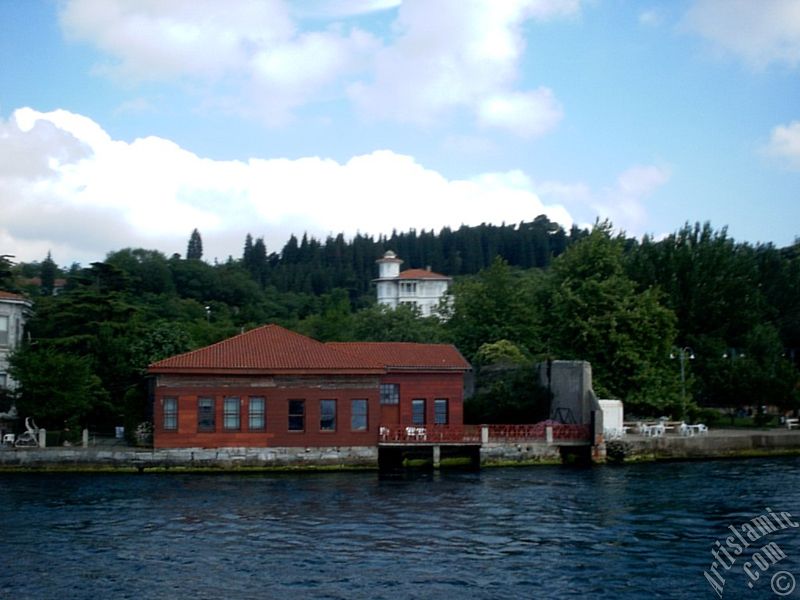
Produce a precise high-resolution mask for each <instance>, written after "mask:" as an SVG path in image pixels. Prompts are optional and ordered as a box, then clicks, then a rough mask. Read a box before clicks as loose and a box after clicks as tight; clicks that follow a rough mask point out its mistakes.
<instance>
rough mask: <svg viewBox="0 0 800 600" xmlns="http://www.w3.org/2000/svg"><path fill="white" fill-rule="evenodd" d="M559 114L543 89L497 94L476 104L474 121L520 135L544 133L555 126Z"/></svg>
mask: <svg viewBox="0 0 800 600" xmlns="http://www.w3.org/2000/svg"><path fill="white" fill-rule="evenodd" d="M562 116H563V110H562V108H561V105H560V104H559V103H558V101H557V100H556V98H555V95H554V94H553V92H552V91H551V90H549V89H547V88H540V89H538V90H536V91H533V92H514V93H509V94H497V95H494V96H491V97H489V98H486V99H485V100H483V101H482V102H481V103H480V104H479V106H478V122H479V123H480V124H481V125H482V126H484V127H496V128H499V129H505V130H507V131H508V132H510V133H515V134H516V135H519V136H522V137H534V136H540V135H543V134H545V133H547V132H548V131H550V130H552V129H553V128H555V126H556V125H557V124H558V122H559V121H561V117H562Z"/></svg>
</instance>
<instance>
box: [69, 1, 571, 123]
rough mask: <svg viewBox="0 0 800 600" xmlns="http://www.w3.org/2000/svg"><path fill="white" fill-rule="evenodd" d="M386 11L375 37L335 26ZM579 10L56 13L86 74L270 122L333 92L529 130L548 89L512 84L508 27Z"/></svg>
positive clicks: (512, 39) (515, 72) (104, 4)
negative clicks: (182, 88) (387, 28)
mask: <svg viewBox="0 0 800 600" xmlns="http://www.w3.org/2000/svg"><path fill="white" fill-rule="evenodd" d="M398 6H399V8H397V10H396V12H395V13H393V14H395V15H396V20H395V21H394V22H393V23H392V28H391V32H390V34H388V35H387V37H386V39H378V38H377V37H375V35H373V34H372V33H369V32H367V31H365V30H363V29H360V28H358V27H356V26H354V25H352V23H350V24H349V25H347V24H346V23H347V22H346V20H345V19H347V18H348V17H350V16H352V15H359V14H364V13H371V12H376V11H385V10H387V9H395V8H396V7H398ZM579 11H580V0H503V2H495V1H493V0H437V1H436V2H428V1H426V0H406V1H405V2H403V3H402V4H401V3H400V2H399V0H348V1H347V2H344V3H336V4H335V6H334V3H320V2H311V3H310V4H304V5H302V6H301V5H299V4H294V3H286V2H283V1H281V0H272V1H270V2H263V1H260V0H236V1H231V2H219V1H218V0H172V1H170V2H163V1H161V0H135V1H134V0H65V4H63V6H62V10H61V13H60V19H61V26H62V28H63V30H64V32H65V34H66V35H67V37H68V38H70V39H72V40H76V41H84V42H89V43H91V44H93V45H94V46H95V47H97V48H98V49H99V50H100V51H101V52H102V53H104V55H106V56H108V57H109V62H107V63H105V64H101V65H97V66H96V70H97V71H98V72H100V73H103V74H106V75H109V76H112V77H113V78H115V79H116V80H118V81H119V82H122V83H124V84H126V85H132V84H133V85H135V84H137V83H141V82H146V81H159V82H160V81H166V82H171V83H179V84H183V85H191V86H192V87H193V88H194V91H195V92H196V93H200V94H203V95H205V96H206V97H205V98H204V100H203V102H204V104H205V105H207V106H208V105H211V106H217V107H222V108H225V109H227V110H231V111H237V112H241V113H244V114H247V115H249V116H254V117H258V118H260V119H261V120H262V121H264V122H265V123H267V124H270V125H279V124H284V123H286V122H287V121H288V120H290V119H291V117H292V113H293V110H294V109H296V108H298V107H300V106H304V105H308V104H313V103H316V102H320V101H325V99H327V98H330V97H335V98H340V97H347V98H349V99H350V100H351V101H352V102H353V103H354V104H355V106H356V107H357V109H358V110H359V111H360V112H361V113H362V114H364V115H366V116H367V117H369V118H372V119H389V120H395V121H400V122H407V123H417V124H420V123H422V124H430V123H435V122H438V121H439V120H441V119H443V118H446V117H450V116H452V115H453V114H458V113H460V112H464V113H466V114H467V115H469V116H471V117H473V118H474V119H475V121H476V122H477V123H478V124H479V125H481V126H482V127H484V128H498V129H500V130H505V131H507V132H512V133H515V134H519V135H522V136H524V137H532V136H537V135H541V134H543V133H545V132H547V131H549V130H550V129H552V127H554V125H555V124H556V123H557V122H558V121H559V120H560V118H561V113H562V111H561V108H560V106H559V104H558V102H557V101H556V99H555V96H554V95H553V92H552V91H551V90H549V89H546V88H539V89H533V90H525V89H519V86H518V78H519V76H520V73H519V63H520V59H521V57H522V55H523V52H524V50H525V42H524V36H523V32H522V28H523V26H524V25H525V24H526V23H527V22H528V21H530V20H537V21H546V20H550V19H555V18H563V17H569V16H573V15H576V14H578V13H579ZM304 18H305V19H306V20H303V19H304ZM337 19H338V20H337ZM314 27H316V29H313V28H314Z"/></svg>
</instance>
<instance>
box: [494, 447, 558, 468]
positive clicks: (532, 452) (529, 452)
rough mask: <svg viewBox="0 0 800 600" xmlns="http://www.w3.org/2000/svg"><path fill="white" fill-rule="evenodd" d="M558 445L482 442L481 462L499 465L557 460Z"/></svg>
mask: <svg viewBox="0 0 800 600" xmlns="http://www.w3.org/2000/svg"><path fill="white" fill-rule="evenodd" d="M560 460H561V454H560V451H559V448H558V446H554V445H551V444H546V443H520V444H511V443H505V444H483V445H482V446H481V464H482V465H487V466H490V465H499V464H508V463H529V462H559V461H560Z"/></svg>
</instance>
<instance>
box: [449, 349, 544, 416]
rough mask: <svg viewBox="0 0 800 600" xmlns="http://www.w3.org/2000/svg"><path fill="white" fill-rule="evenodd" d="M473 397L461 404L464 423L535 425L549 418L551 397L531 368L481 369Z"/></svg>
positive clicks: (527, 366)
mask: <svg viewBox="0 0 800 600" xmlns="http://www.w3.org/2000/svg"><path fill="white" fill-rule="evenodd" d="M476 379H477V380H478V381H479V382H480V385H479V387H478V388H477V389H476V392H475V394H474V395H473V396H472V397H471V398H469V399H467V400H466V401H465V402H464V422H465V423H474V424H479V423H490V424H491V423H538V422H539V421H543V420H545V419H547V418H548V416H549V414H550V393H549V392H548V390H547V389H546V388H543V387H541V386H540V385H539V382H538V379H537V377H536V370H535V369H534V368H533V365H531V364H530V363H529V364H525V365H518V366H495V367H484V368H483V369H481V370H480V371H479V372H478V374H477V375H476Z"/></svg>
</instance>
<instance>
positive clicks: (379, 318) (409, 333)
mask: <svg viewBox="0 0 800 600" xmlns="http://www.w3.org/2000/svg"><path fill="white" fill-rule="evenodd" d="M353 339H354V340H358V341H362V342H419V343H428V344H435V343H442V342H445V341H447V337H446V332H445V331H444V327H443V325H442V322H441V321H440V320H439V319H438V318H436V317H423V316H421V315H420V311H419V308H417V307H416V306H413V305H410V304H401V305H400V306H398V307H397V308H394V309H393V308H390V307H388V306H385V305H383V304H375V305H372V306H369V307H367V308H363V309H361V310H359V311H357V312H356V313H354V314H353Z"/></svg>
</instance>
